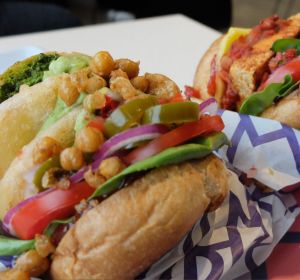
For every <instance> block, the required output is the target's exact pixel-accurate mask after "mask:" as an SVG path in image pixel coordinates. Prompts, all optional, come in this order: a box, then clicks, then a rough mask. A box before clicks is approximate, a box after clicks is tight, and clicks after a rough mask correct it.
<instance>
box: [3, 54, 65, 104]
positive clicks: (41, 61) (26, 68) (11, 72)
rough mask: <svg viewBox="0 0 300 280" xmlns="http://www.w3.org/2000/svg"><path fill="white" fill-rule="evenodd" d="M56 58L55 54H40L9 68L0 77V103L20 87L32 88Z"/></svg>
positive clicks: (57, 55)
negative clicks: (24, 85)
mask: <svg viewBox="0 0 300 280" xmlns="http://www.w3.org/2000/svg"><path fill="white" fill-rule="evenodd" d="M58 57H59V54H57V53H48V54H44V53H40V54H37V55H34V56H32V57H29V58H27V59H25V60H23V61H19V62H17V63H15V64H14V65H12V66H11V67H9V68H8V69H7V70H6V71H5V72H4V73H3V74H2V75H0V103H2V102H3V101H5V100H6V99H8V98H10V97H11V96H13V95H14V94H16V93H18V92H19V89H20V86H21V85H23V84H26V85H29V86H32V85H34V84H37V83H39V82H40V81H42V79H43V75H44V71H46V70H48V69H49V65H50V63H51V62H52V61H53V60H56V59H57V58H58Z"/></svg>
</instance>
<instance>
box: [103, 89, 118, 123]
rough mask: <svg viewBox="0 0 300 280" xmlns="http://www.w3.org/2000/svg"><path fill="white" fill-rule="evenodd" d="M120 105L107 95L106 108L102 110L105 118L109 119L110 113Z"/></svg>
mask: <svg viewBox="0 0 300 280" xmlns="http://www.w3.org/2000/svg"><path fill="white" fill-rule="evenodd" d="M119 105H120V103H119V102H117V101H115V100H113V99H112V98H111V97H109V96H107V95H105V106H104V108H102V109H101V115H102V117H103V118H107V117H108V116H109V115H110V113H111V112H112V111H113V110H114V109H116V108H117V107H118V106H119Z"/></svg>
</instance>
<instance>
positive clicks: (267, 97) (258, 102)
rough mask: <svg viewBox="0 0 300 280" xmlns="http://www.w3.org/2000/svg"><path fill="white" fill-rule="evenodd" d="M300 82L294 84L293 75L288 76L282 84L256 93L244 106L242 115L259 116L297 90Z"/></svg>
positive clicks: (276, 84) (241, 111)
mask: <svg viewBox="0 0 300 280" xmlns="http://www.w3.org/2000/svg"><path fill="white" fill-rule="evenodd" d="M299 83H300V81H298V82H297V83H294V82H293V79H292V76H291V75H286V76H285V77H284V81H283V82H282V83H273V84H270V85H268V86H267V87H266V88H265V89H264V90H263V91H259V92H255V93H253V94H252V95H251V96H249V97H248V98H247V99H246V100H245V101H244V102H243V104H242V106H241V108H240V113H242V114H247V115H253V116H257V115H259V114H261V113H262V112H263V111H264V110H266V109H267V108H268V107H270V106H271V105H273V104H274V102H276V101H278V99H280V98H283V97H285V96H287V95H289V94H290V93H291V92H292V91H293V90H294V89H296V88H297V86H298V85H299Z"/></svg>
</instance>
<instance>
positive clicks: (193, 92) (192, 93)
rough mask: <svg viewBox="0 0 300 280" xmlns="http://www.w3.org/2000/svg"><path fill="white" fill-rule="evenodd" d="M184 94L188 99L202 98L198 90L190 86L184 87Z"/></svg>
mask: <svg viewBox="0 0 300 280" xmlns="http://www.w3.org/2000/svg"><path fill="white" fill-rule="evenodd" d="M184 94H185V96H188V97H195V98H199V99H200V98H201V96H200V92H199V90H197V89H195V88H193V87H190V86H185V87H184Z"/></svg>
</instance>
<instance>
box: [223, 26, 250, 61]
mask: <svg viewBox="0 0 300 280" xmlns="http://www.w3.org/2000/svg"><path fill="white" fill-rule="evenodd" d="M250 31H251V29H250V28H239V27H230V28H229V30H228V32H227V34H226V35H225V36H224V38H223V40H222V41H221V44H220V49H219V52H218V56H219V57H220V58H221V57H222V56H223V55H224V54H225V53H227V52H228V51H229V49H230V47H231V45H232V43H233V42H234V41H236V40H237V39H238V38H240V37H241V36H245V35H248V34H249V32H250Z"/></svg>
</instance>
